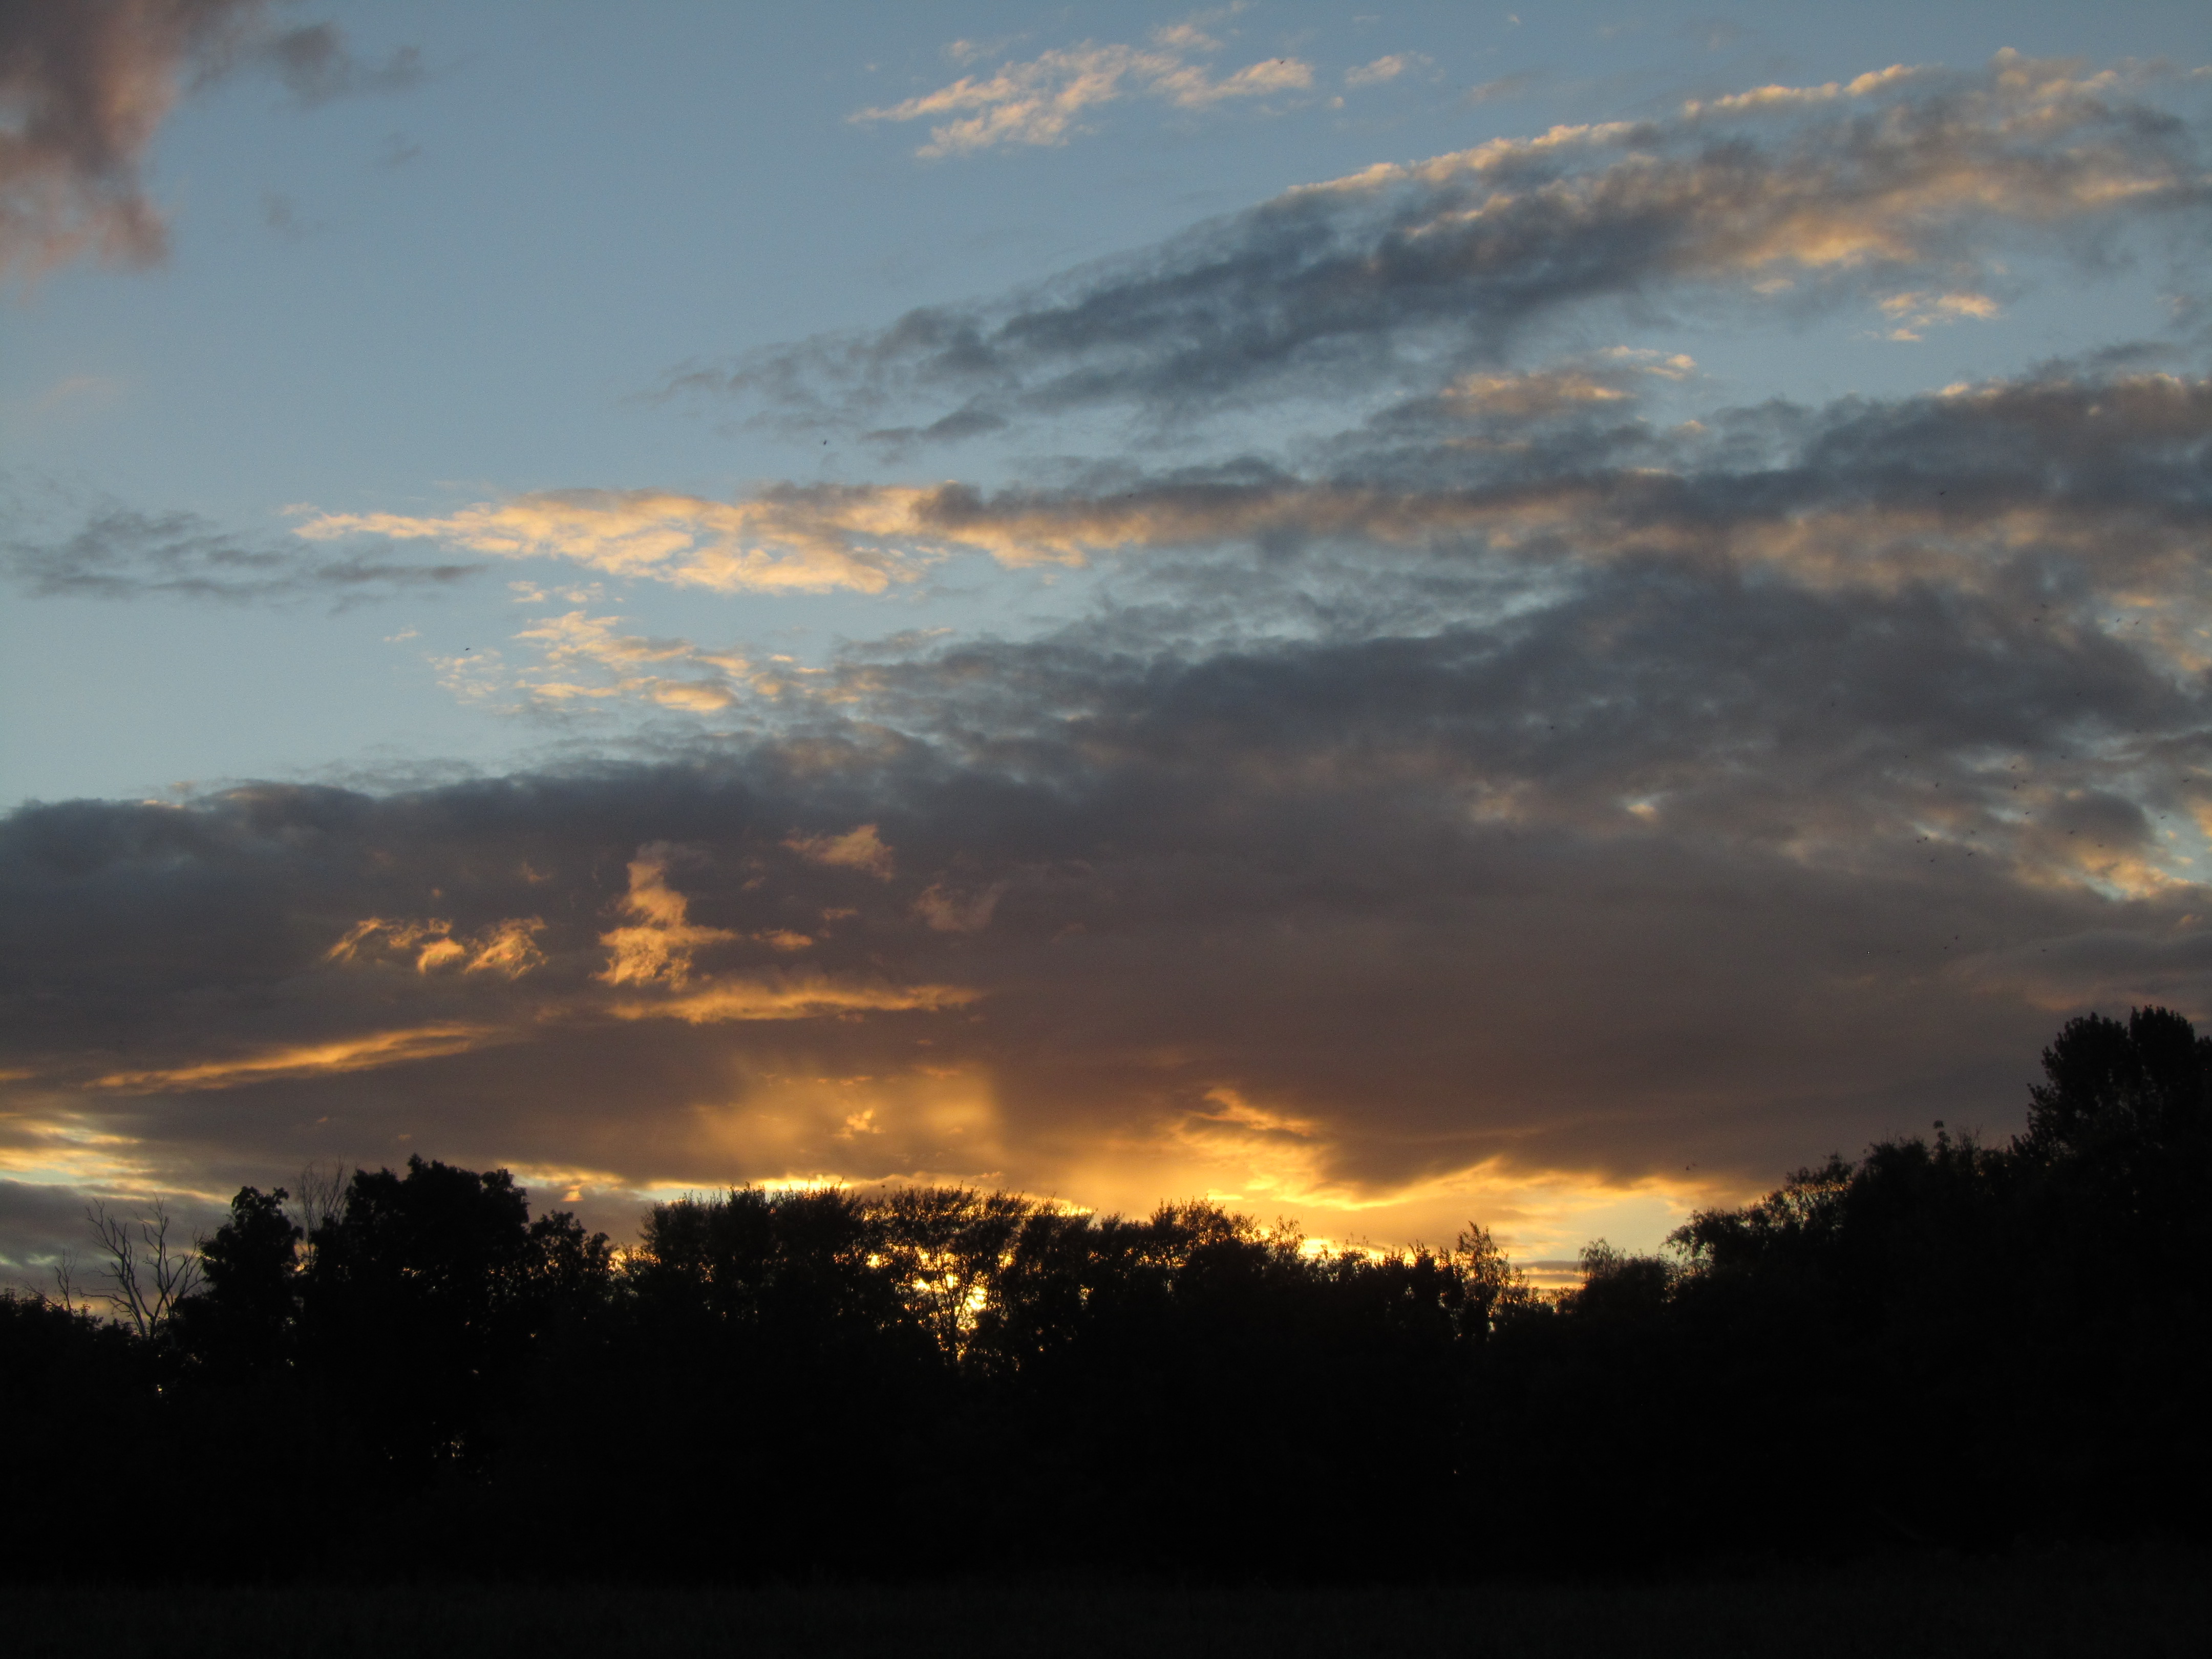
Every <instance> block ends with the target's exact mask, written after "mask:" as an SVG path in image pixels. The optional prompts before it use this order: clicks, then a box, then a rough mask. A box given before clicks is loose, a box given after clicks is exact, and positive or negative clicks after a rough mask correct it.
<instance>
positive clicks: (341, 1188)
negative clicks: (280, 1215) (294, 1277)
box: [287, 1163, 353, 1266]
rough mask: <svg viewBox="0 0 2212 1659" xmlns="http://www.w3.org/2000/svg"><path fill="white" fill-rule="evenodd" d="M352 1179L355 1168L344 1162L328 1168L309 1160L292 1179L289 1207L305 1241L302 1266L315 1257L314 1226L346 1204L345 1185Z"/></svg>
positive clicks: (317, 1225)
mask: <svg viewBox="0 0 2212 1659" xmlns="http://www.w3.org/2000/svg"><path fill="white" fill-rule="evenodd" d="M352 1180H353V1171H352V1170H349V1169H348V1168H347V1167H346V1165H345V1164H343V1163H338V1164H331V1166H330V1167H329V1168H328V1169H325V1168H324V1167H323V1166H322V1165H321V1164H308V1165H307V1168H306V1169H304V1170H301V1171H300V1176H299V1179H298V1180H297V1181H295V1182H293V1183H292V1194H291V1203H290V1204H289V1206H287V1207H288V1208H289V1211H290V1212H291V1216H292V1219H293V1220H294V1222H295V1223H296V1224H297V1225H298V1226H299V1229H300V1232H301V1237H302V1238H303V1239H304V1241H305V1243H304V1244H303V1245H302V1257H303V1260H302V1262H301V1265H302V1266H305V1265H307V1262H309V1261H313V1259H314V1249H315V1229H316V1228H318V1227H319V1226H321V1225H323V1223H324V1222H325V1221H327V1220H329V1219H330V1218H331V1217H332V1216H334V1215H336V1214H337V1212H339V1211H340V1210H342V1209H343V1208H344V1207H345V1193H346V1187H347V1185H348V1184H349V1182H351V1181H352Z"/></svg>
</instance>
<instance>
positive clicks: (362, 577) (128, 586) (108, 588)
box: [0, 506, 483, 605]
mask: <svg viewBox="0 0 2212 1659" xmlns="http://www.w3.org/2000/svg"><path fill="white" fill-rule="evenodd" d="M482 568H483V567H482V566H481V565H476V564H459V563H450V562H449V563H436V564H434V563H421V562H416V563H410V562H404V561H399V560H393V559H379V558H374V557H371V556H353V557H330V556H319V555H317V554H315V553H313V552H307V551H303V550H301V549H299V548H298V547H296V546H294V547H284V546H270V545H267V544H254V543H252V542H249V541H246V540H245V539H243V538H240V537H238V536H235V535H233V534H231V533H229V532H226V531H223V530H221V529H218V528H217V527H216V526H214V525H212V524H210V523H209V522H208V521H207V520H204V519H202V518H200V517H198V516H197V514H194V513H139V512H136V511H133V510H131V509H130V508H128V507H116V506H108V507H100V508H97V509H95V510H94V511H93V512H92V513H89V514H88V516H87V517H86V519H85V520H84V522H83V524H82V526H80V527H79V528H77V529H76V530H74V531H72V532H69V533H67V534H65V535H56V536H54V537H52V538H46V539H23V538H10V539H9V540H7V541H4V542H0V573H4V574H5V575H6V576H7V577H8V578H9V580H12V581H13V582H14V583H15V585H16V586H18V587H19V588H21V590H22V591H24V592H28V593H30V594H31V595H33V597H37V598H41V599H54V598H83V599H135V598H141V597H146V596H152V595H160V596H164V597H168V598H174V599H221V600H228V601H233V602H239V601H264V602H267V601H274V602H284V601H291V600H299V599H331V600H332V601H334V602H336V603H337V604H338V605H350V604H357V603H360V602H362V601H363V600H368V599H381V598H385V597H387V596H390V595H392V594H395V593H399V592H406V591H410V590H413V589H419V588H424V587H432V588H435V587H441V586H450V585H452V584H453V583H455V582H458V581H460V580H463V579H465V578H466V577H468V576H470V575H472V574H475V573H476V572H477V571H478V570H480V569H482Z"/></svg>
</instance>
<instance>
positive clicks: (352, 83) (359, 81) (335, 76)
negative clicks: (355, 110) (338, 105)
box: [256, 23, 424, 109]
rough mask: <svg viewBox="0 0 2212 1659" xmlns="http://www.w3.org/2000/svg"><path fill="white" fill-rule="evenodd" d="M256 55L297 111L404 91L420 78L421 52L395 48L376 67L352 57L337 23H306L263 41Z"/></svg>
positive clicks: (343, 32) (418, 82)
mask: <svg viewBox="0 0 2212 1659" xmlns="http://www.w3.org/2000/svg"><path fill="white" fill-rule="evenodd" d="M256 56H258V58H260V59H261V60H262V61H263V62H264V63H265V64H267V65H268V66H269V67H270V69H271V70H274V71H275V72H276V76H277V78H278V79H279V80H281V81H283V83H284V85H285V88H286V89H287V90H288V91H289V92H290V93H291V94H292V96H293V98H294V100H295V101H296V102H297V103H298V104H299V105H300V106H301V108H302V109H313V108H315V107H317V106H319V105H323V104H327V103H330V102H331V101H332V100H336V99H340V98H355V97H362V96H373V95H375V94H382V93H393V92H405V91H407V90H409V89H410V88H414V87H416V86H417V85H419V84H421V82H422V78H423V74H424V70H423V67H422V50H421V48H419V47H416V46H400V47H398V48H397V49H395V50H394V51H393V52H392V56H391V57H390V58H386V60H385V61H384V62H383V63H381V64H374V65H371V64H364V63H362V61H361V60H360V59H359V58H356V57H355V56H354V54H353V51H352V49H351V48H350V47H349V46H348V45H347V44H346V38H345V31H344V30H343V29H342V28H340V27H338V26H337V24H336V23H310V24H307V25H304V26H302V27H299V28H295V29H287V30H286V31H284V32H283V33H281V34H278V35H276V37H275V38H274V39H271V40H267V41H265V42H264V43H263V44H262V45H261V46H260V47H259V48H258V52H257V53H256Z"/></svg>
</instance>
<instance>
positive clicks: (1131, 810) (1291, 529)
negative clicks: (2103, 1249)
mask: <svg viewBox="0 0 2212 1659" xmlns="http://www.w3.org/2000/svg"><path fill="white" fill-rule="evenodd" d="M2208 113H2212V13H2208V12H2207V11H2206V10H2205V9H2204V8H2203V7H2202V6H2201V5H2194V4H2181V3H2173V4H2166V3H2135V4H2113V5H2106V6H2101V7H2098V8H2094V9H2091V8H2083V7H2080V6H2075V5H2057V4H2053V5H2030V4H2018V5H1997V4H1960V5H1954V6H1946V7H1930V6H1927V5H1924V4H1921V5H1911V6H1905V5H1895V6H1891V5H1883V4H1874V3H1869V4H1854V5H1847V6H1837V5H1832V4H1830V5H1822V6H1813V5H1790V4H1781V3H1769V4H1762V5H1760V6H1758V7H1737V8H1733V9H1731V8H1729V7H1726V6H1721V7H1715V6H1709V5H1708V6H1695V7H1687V6H1685V7H1675V6H1668V5H1654V4H1637V5H1627V4H1605V3H1583V0H1565V3H1558V4H1552V5H1542V4H1537V3H1529V0H1524V3H1521V4H1520V5H1519V7H1518V9H1515V10H1509V9H1503V8H1498V7H1491V6H1484V5H1453V6H1437V5H1400V6H1385V5H1373V6H1368V7H1365V8H1364V9H1352V8H1347V7H1336V6H1328V5H1320V4H1300V3H1291V0H1255V3H1250V4H1244V5H1231V6H1222V7H1216V8H1213V9H1202V10H1193V9H1188V8H1187V7H1180V6H1147V5H1138V4H1120V5H1112V6H1106V5H1091V6H1084V5H1073V6H1066V7H1048V6H1038V5H990V4H973V3H963V0H948V3H945V4H941V5H933V6H929V7H917V6H908V5H896V4H880V5H870V4H860V3H850V4H840V5H804V6H802V5H793V6H788V7H778V8H752V7H742V8H741V7H711V6H699V5H689V4H684V5H679V4H675V3H659V4H648V5H643V6H635V7H625V8H619V9H617V8H602V7H586V6H580V5H562V4H542V3H541V4H520V3H516V4H501V3H490V0H487V3H483V4H478V5H471V6H469V7H460V8H456V7H445V6H431V5H410V4H404V3H386V4H380V5H377V6H374V7H371V6H365V5H343V4H338V5H332V4H328V3H299V4H276V3H261V0H84V3H77V4H72V5H68V6H51V5H37V4H23V3H15V4H5V5H0V812H4V814H5V816H4V817H0V916H4V918H5V926H4V927H0V1279H12V1280H15V1281H16V1282H21V1283H26V1284H38V1283H42V1282H44V1279H45V1277H46V1274H47V1273H48V1271H49V1269H50V1267H51V1266H52V1263H53V1262H54V1261H56V1260H57V1259H58V1256H59V1255H60V1254H61V1253H62V1252H63V1251H64V1250H66V1249H70V1248H73V1247H74V1248H77V1249H82V1246H83V1243H84V1237H83V1234H84V1227H83V1219H82V1218H83V1212H84V1209H85V1207H86V1206H87V1205H88V1204H91V1203H106V1204H108V1205H110V1206H113V1207H116V1208H118V1209H123V1210H129V1209H134V1208H141V1207H143V1206H148V1205H150V1204H152V1203H154V1202H155V1201H157V1200H158V1201H161V1202H162V1203H164V1204H166V1205H167V1207H168V1208H169V1209H170V1210H171V1211H172V1212H173V1213H175V1214H176V1215H178V1216H179V1218H183V1220H184V1221H185V1223H186V1225H190V1226H198V1227H205V1226H210V1225H213V1221H214V1219H215V1218H216V1216H217V1215H218V1213H219V1212H220V1210H221V1207H222V1205H223V1204H224V1203H225V1202H226V1201H227V1200H228V1197H229V1195H230V1194H232V1193H233V1192H234V1191H235V1190H236V1189H237V1188H238V1187H239V1186H240V1185H241V1184H244V1183H247V1182H251V1183H253V1184H256V1185H259V1186H263V1187H264V1188H265V1187H270V1186H273V1185H278V1184H283V1182H286V1181H287V1180H288V1179H292V1178H293V1177H295V1176H296V1173H297V1172H298V1171H299V1170H301V1169H302V1168H303V1167H304V1166H306V1165H308V1164H319V1165H321V1166H324V1167H329V1166H331V1165H333V1164H343V1165H353V1166H365V1167H370V1168H374V1167H379V1166H381V1165H386V1164H395V1165H396V1164H399V1163H401V1162H403V1161H404V1159H405V1158H407V1157H409V1156H410V1155H413V1154H420V1155H422V1156H424V1157H434V1158H443V1159H445V1160H447V1162H451V1163H459V1164H465V1165H467V1166H469V1167H472V1168H483V1167H490V1166H495V1165H496V1166H503V1167H507V1168H511V1169H513V1170H514V1171H515V1172H516V1174H517V1176H518V1178H520V1180H522V1181H523V1182H525V1183H526V1185H527V1186H528V1187H529V1188H530V1189H531V1191H532V1197H533V1200H535V1201H536V1202H538V1204H539V1205H540V1206H545V1205H560V1206H565V1207H568V1208H570V1209H574V1210H575V1211H577V1212H579V1213H580V1214H581V1215H582V1216H583V1217H584V1218H585V1219H586V1221H587V1222H588V1223H590V1224H591V1225H594V1226H599V1227H604V1228H605V1229H606V1230H607V1231H610V1232H611V1234H613V1235H614V1236H615V1237H617V1239H623V1238H627V1237H630V1236H631V1235H632V1234H633V1233H634V1232H635V1225H636V1220H637V1217H638V1215H639V1213H640V1212H641V1209H642V1208H643V1206H645V1205H647V1203H649V1202H650V1201H652V1200H653V1199H655V1198H657V1197H663V1196H667V1195H671V1194H677V1193H681V1192H684V1191H690V1190H706V1189H710V1188H716V1187H719V1186H722V1185H726V1184H730V1183H736V1182H749V1181H750V1182H823V1181H842V1182H852V1183H854V1184H866V1183H873V1182H884V1181H922V1182H961V1183H967V1184H972V1185H975V1186H979V1187H985V1188H1006V1189H1008V1190H1017V1191H1021V1192H1024V1193H1028V1194H1035V1195H1038V1196H1051V1197H1056V1198H1059V1199H1060V1200H1064V1201H1066V1202H1068V1203H1071V1204H1075V1205H1080V1206H1086V1207H1091V1208H1097V1209H1099V1210H1110V1211H1120V1212H1148V1211H1149V1210H1151V1209H1152V1207H1153V1206H1155V1205H1156V1204H1158V1203H1159V1202H1161V1201H1163V1200H1182V1199H1188V1198H1194V1197H1209V1198H1212V1199H1215V1200H1218V1201H1220V1202H1222V1203H1224V1204H1226V1205H1228V1206H1231V1207H1232V1208H1235V1209H1238V1210H1242V1211H1244V1212H1249V1213H1252V1214H1254V1215H1256V1216H1258V1217H1260V1218H1262V1219H1263V1220H1273V1219H1276V1218H1291V1219H1295V1220H1296V1221H1297V1223H1298V1224H1299V1225H1302V1226H1303V1227H1304V1230H1305V1231H1306V1232H1307V1233H1308V1234H1309V1235H1310V1236H1311V1237H1315V1238H1316V1239H1323V1240H1330V1241H1335V1242H1339V1243H1344V1242H1353V1241H1364V1242H1370V1243H1376V1244H1381V1245H1389V1246H1395V1245H1399V1244H1403V1243H1408V1242H1412V1241H1414V1240H1425V1241H1428V1242H1431V1243H1448V1242H1449V1239H1450V1238H1451V1237H1453V1235H1455V1233H1456V1232H1457V1231H1458V1230H1459V1229H1460V1228H1461V1227H1462V1226H1464V1225H1467V1224H1468V1222H1470V1221H1473V1222H1478V1223H1480V1224H1482V1225H1486V1226H1488V1227H1490V1228H1492V1230H1493V1231H1495V1232H1496V1234H1497V1235H1498V1237H1499V1238H1500V1239H1501V1241H1503V1242H1504V1243H1505V1245H1506V1247H1507V1248H1508V1249H1509V1250H1510V1252H1511V1253H1512V1254H1513V1255H1515V1256H1516V1258H1517V1259H1519V1260H1521V1261H1524V1262H1528V1263H1531V1264H1542V1263H1550V1264H1553V1267H1550V1268H1541V1267H1540V1268H1539V1269H1538V1271H1539V1272H1540V1273H1541V1272H1546V1271H1551V1272H1556V1271H1559V1267H1558V1264H1560V1263H1564V1262H1565V1261H1568V1260H1570V1259H1571V1257H1572V1256H1573V1255H1574V1254H1575V1253H1576V1251H1577V1249H1579V1248H1580V1246H1582V1245H1583V1244H1584V1243H1588V1242H1589V1241H1590V1240H1592V1239H1594V1238H1596V1237H1606V1238H1608V1239H1610V1240H1611V1241H1612V1242H1613V1243H1614V1244H1615V1245H1617V1246H1622V1247H1626V1248H1631V1249H1650V1248H1654V1247H1656V1246H1657V1245H1658V1244H1659V1243H1660V1241H1661V1240H1662V1238H1663V1237H1664V1236H1665V1234H1666V1233H1667V1232H1668V1231H1669V1230H1670V1229H1671V1228H1673V1227H1674V1226H1675V1225H1679V1224H1680V1222H1681V1221H1683V1220H1684V1219H1686V1218H1687V1217H1688V1216H1689V1215H1690V1214H1691V1213H1692V1212H1694V1211H1696V1210H1697V1209H1699V1208H1700V1207H1704V1206H1712V1205H1717V1204H1726V1203H1733V1202H1737V1201H1740V1200H1742V1199H1744V1198H1746V1197H1747V1196H1750V1195H1752V1194H1755V1193H1757V1192H1759V1191H1762V1190H1764V1189H1765V1188H1768V1187H1770V1186H1771V1185H1772V1184H1774V1183H1775V1182H1777V1181H1778V1179H1779V1178H1780V1177H1781V1176H1783V1175H1784V1174H1786V1173H1787V1172H1788V1171H1789V1170H1791V1169H1794V1168H1796V1167H1797V1166H1799V1165H1802V1164H1809V1163H1817V1162H1818V1161H1820V1159H1821V1158H1824V1157H1825V1156H1826V1154H1827V1153H1829V1152H1843V1153H1844V1154H1845V1155H1847V1156H1848V1155H1851V1154H1854V1153H1856V1152H1858V1151H1859V1150H1860V1149H1862V1148H1863V1147H1864V1146H1866V1145H1868V1144H1869V1143H1870V1142H1871V1141H1873V1140H1875V1139H1879V1138H1882V1137H1886V1136H1892V1135H1896V1134H1902V1133H1921V1132H1925V1131H1926V1130H1928V1129H1929V1127H1930V1126H1931V1125H1932V1124H1933V1123H1934V1122H1936V1121H1938V1120H1942V1121H1946V1122H1947V1123H1948V1125H1949V1126H1950V1127H1952V1128H1953V1129H1954V1130H1956V1129H1961V1128H1965V1129H1972V1130H1976V1131H1978V1132H1979V1133H1983V1134H1984V1135H1986V1136H1988V1137H1990V1138H1992V1139H2002V1137H2003V1136H2004V1135H2006V1134H2008V1133H2011V1132H2012V1131H2013V1130H2014V1129H2015V1128H2016V1127H2019V1125H2020V1123H2021V1121H2022V1118H2023V1115H2024V1111H2025V1107H2026V1103H2027V1086H2028V1085H2029V1084H2030V1083H2031V1082H2032V1081H2033V1079H2034V1078H2035V1076H2036V1074H2037V1056H2038V1054H2039V1050H2040V1048H2041V1047H2042V1045H2043V1044H2044V1043H2045V1042H2048V1041H2049V1040H2050V1038H2051V1036H2052V1035H2053V1033H2054V1032H2055V1031H2056V1030H2057V1027H2058V1026H2059V1024H2061V1023H2063V1021H2064V1020H2065V1019H2067V1018H2070V1017H2072V1016H2074V1015H2076V1014H2079V1013H2083V1012H2090V1011H2101V1012H2108V1013H2124V1012H2125V1011H2126V1009H2127V1008H2128V1007H2130V1006H2135V1005H2137V1004H2142V1003H2152V1002H2155V1003H2159V1004H2163V1005H2165V1006H2172V1007H2174V1008H2177V1009H2179V1010H2180V1011H2181V1012H2184V1013H2185V1014H2187V1015H2189V1016H2190V1017H2191V1018H2197V1019H2200V1020H2202V1019H2203V1018H2208V1017H2212V890H2208V888H2207V887H2206V885H2205V883H2206V882H2207V881H2208V880H2212V850H2208V846H2207V839H2206V838H2207V836H2208V834H2212V776H2208V772H2207V768H2208V765H2212V685H2208V681H2207V678H2206V673H2205V671H2206V668H2207V666H2208V665H2212V581H2208V577H2207V570H2206V555H2207V551H2208V539H2207V538H2208V526H2212V470H2208V462H2212V380H2208V379H2207V371H2208V367H2209V366H2212V363H2209V362H2208V358H2212V353H2209V352H2208V347H2212V308H2208V300H2212V293H2208V287H2207V280H2206V277H2205V275H2204V273H2205V272H2206V271H2207V270H2212V257H2208V256H2212V248H2208V246H2207V242H2208V235H2209V234H2212V149H2208V145H2207V137H2208V133H2207V125H2206V124H2207V117H2208Z"/></svg>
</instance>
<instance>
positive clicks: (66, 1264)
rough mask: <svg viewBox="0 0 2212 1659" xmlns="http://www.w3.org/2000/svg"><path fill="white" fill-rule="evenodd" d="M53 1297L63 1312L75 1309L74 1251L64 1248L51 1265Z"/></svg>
mask: <svg viewBox="0 0 2212 1659" xmlns="http://www.w3.org/2000/svg"><path fill="white" fill-rule="evenodd" d="M52 1273H53V1275H54V1297H55V1299H56V1300H57V1301H58V1302H59V1303H60V1304H62V1310H63V1311H64V1312H65V1313H75V1312H76V1251H75V1250H64V1251H63V1252H62V1253H61V1256H60V1259H59V1260H58V1261H56V1262H55V1263H54V1265H53V1267H52Z"/></svg>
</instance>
